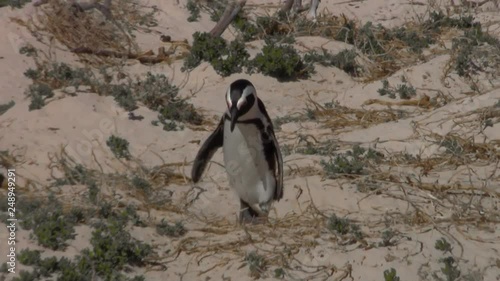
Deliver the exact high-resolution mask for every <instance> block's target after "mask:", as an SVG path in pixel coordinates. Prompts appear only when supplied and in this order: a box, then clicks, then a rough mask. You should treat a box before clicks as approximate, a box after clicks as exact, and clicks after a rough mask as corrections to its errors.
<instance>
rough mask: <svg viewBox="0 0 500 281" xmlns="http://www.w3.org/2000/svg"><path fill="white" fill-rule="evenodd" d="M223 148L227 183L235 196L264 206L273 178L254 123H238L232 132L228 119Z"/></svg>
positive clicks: (271, 191)
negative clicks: (235, 193) (234, 192)
mask: <svg viewBox="0 0 500 281" xmlns="http://www.w3.org/2000/svg"><path fill="white" fill-rule="evenodd" d="M223 152H224V164H225V166H226V171H227V174H228V178H229V184H230V185H231V187H232V188H234V189H235V190H236V192H237V194H238V196H239V197H240V198H241V199H242V200H243V201H245V202H246V203H248V204H250V205H260V204H262V206H261V207H264V206H266V205H267V203H270V202H271V199H272V198H273V195H274V190H275V186H276V180H275V178H274V172H273V171H272V170H270V169H269V165H268V164H267V161H266V155H265V154H264V146H263V143H262V139H261V134H260V131H259V130H258V129H257V127H256V126H255V125H254V124H242V123H239V124H237V125H236V126H235V128H234V131H233V132H231V129H230V121H226V122H225V123H224V145H223ZM255 207H257V206H255Z"/></svg>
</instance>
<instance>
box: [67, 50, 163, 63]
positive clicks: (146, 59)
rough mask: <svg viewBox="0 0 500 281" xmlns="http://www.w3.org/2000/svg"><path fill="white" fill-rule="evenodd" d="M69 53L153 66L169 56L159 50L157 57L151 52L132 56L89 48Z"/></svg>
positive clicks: (130, 54)
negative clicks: (126, 60)
mask: <svg viewBox="0 0 500 281" xmlns="http://www.w3.org/2000/svg"><path fill="white" fill-rule="evenodd" d="M71 52H73V53H75V54H88V55H96V56H102V57H111V58H127V59H136V60H139V61H140V62H141V63H143V64H155V63H160V62H163V61H168V60H169V56H168V55H166V54H165V52H162V51H161V50H160V51H159V54H158V56H154V53H153V52H152V51H148V52H146V53H143V54H132V53H123V52H116V51H112V50H93V49H91V48H89V47H78V48H74V49H71Z"/></svg>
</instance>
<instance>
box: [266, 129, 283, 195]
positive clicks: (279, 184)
mask: <svg viewBox="0 0 500 281" xmlns="http://www.w3.org/2000/svg"><path fill="white" fill-rule="evenodd" d="M269 135H270V136H271V140H272V143H273V146H274V158H275V160H276V164H277V166H278V172H277V174H276V190H275V192H274V199H275V200H277V201H279V200H280V199H281V198H283V157H282V156H281V150H280V146H279V144H278V141H277V140H276V136H275V135H274V130H273V129H272V127H270V129H269Z"/></svg>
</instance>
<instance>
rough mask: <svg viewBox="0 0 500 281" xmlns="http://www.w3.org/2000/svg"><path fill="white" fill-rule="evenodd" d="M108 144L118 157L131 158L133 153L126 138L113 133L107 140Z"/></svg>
mask: <svg viewBox="0 0 500 281" xmlns="http://www.w3.org/2000/svg"><path fill="white" fill-rule="evenodd" d="M106 144H107V145H108V147H109V149H111V152H113V154H114V155H115V157H116V158H125V159H127V160H128V159H130V157H131V155H130V152H129V150H128V145H129V143H128V141H127V140H126V139H122V138H120V137H117V136H115V135H111V136H110V137H109V138H108V140H107V141H106Z"/></svg>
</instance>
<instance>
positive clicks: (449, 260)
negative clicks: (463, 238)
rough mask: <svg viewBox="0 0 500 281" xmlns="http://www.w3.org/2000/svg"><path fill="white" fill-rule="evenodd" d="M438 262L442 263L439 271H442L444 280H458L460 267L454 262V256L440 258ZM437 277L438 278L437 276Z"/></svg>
mask: <svg viewBox="0 0 500 281" xmlns="http://www.w3.org/2000/svg"><path fill="white" fill-rule="evenodd" d="M439 262H440V263H442V264H443V267H442V268H441V273H443V275H444V276H445V278H446V281H455V280H458V278H459V277H460V269H459V268H458V265H457V264H456V262H455V258H453V257H451V256H450V257H446V258H442V259H440V261H439ZM438 279H440V278H439V277H438Z"/></svg>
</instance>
